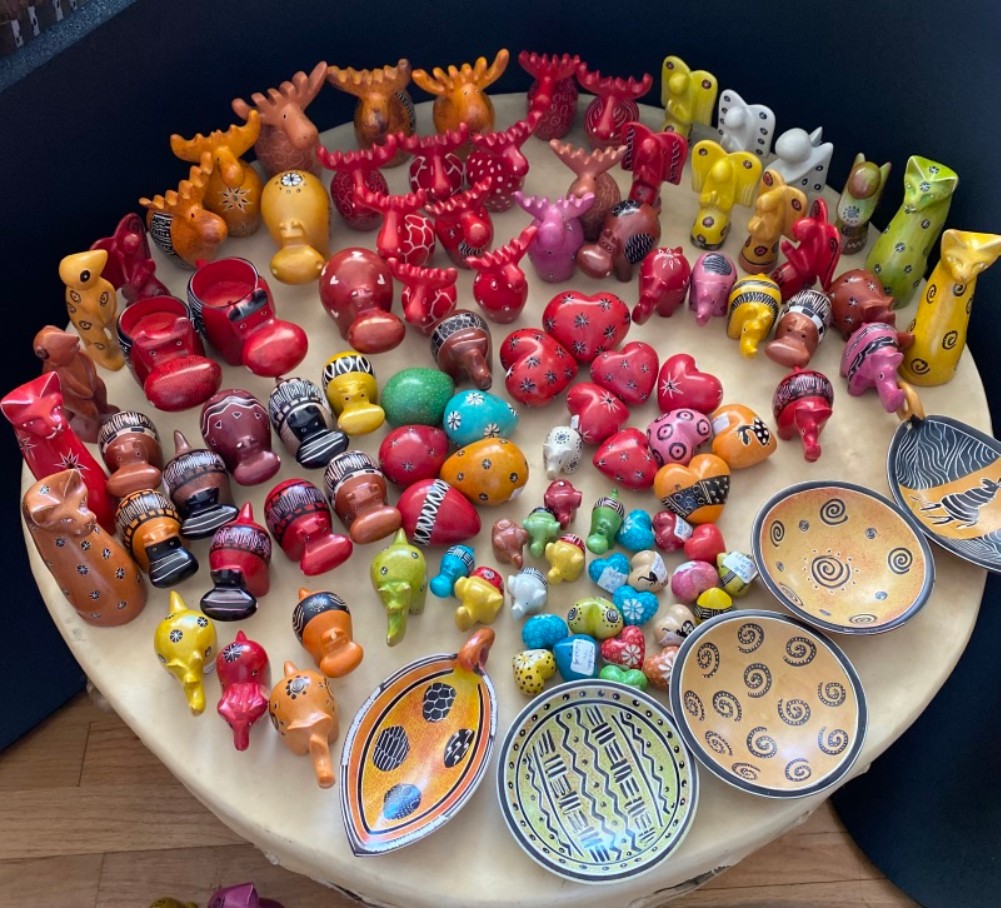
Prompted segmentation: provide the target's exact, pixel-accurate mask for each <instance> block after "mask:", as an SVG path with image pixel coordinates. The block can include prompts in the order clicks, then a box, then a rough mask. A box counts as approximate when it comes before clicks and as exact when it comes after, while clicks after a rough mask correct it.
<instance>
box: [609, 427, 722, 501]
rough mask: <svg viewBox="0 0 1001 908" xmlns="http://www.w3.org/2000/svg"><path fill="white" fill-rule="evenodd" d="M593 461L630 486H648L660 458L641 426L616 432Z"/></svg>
mask: <svg viewBox="0 0 1001 908" xmlns="http://www.w3.org/2000/svg"><path fill="white" fill-rule="evenodd" d="M709 456H712V455H709ZM591 462H592V463H593V464H594V465H595V466H596V467H597V468H598V470H599V471H600V472H601V473H603V474H604V475H605V476H607V477H608V478H609V479H611V480H613V481H615V482H617V483H618V484H619V485H620V486H625V488H627V489H649V488H650V486H652V485H653V480H654V476H655V475H656V473H657V461H656V460H655V459H654V456H653V454H651V453H650V449H649V448H648V447H647V443H646V436H645V435H644V434H643V433H642V432H641V431H640V430H639V429H623V430H622V431H621V432H616V433H615V434H614V435H613V436H612V437H611V438H608V439H606V440H605V441H604V442H602V444H601V446H600V447H599V448H598V450H597V451H595V454H594V457H593V458H592V461H591ZM664 469H667V468H666V467H664Z"/></svg>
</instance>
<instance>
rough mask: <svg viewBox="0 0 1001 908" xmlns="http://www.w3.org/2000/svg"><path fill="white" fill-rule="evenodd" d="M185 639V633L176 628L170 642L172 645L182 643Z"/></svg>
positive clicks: (171, 633)
mask: <svg viewBox="0 0 1001 908" xmlns="http://www.w3.org/2000/svg"><path fill="white" fill-rule="evenodd" d="M183 637H184V631H182V630H180V629H179V628H176V627H175V628H174V629H173V630H172V631H171V632H170V642H171V643H180V642H181V640H182V639H183Z"/></svg>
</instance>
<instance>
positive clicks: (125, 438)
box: [97, 410, 163, 498]
mask: <svg viewBox="0 0 1001 908" xmlns="http://www.w3.org/2000/svg"><path fill="white" fill-rule="evenodd" d="M97 444H98V447H99V448H100V450H101V457H102V458H103V459H104V464H105V466H106V467H107V468H108V470H109V471H110V472H111V476H109V477H108V482H107V483H106V487H107V490H108V494H109V495H112V496H113V497H115V498H124V497H125V496H126V495H128V494H129V493H130V492H138V491H139V490H140V489H156V488H159V487H160V482H161V479H162V472H161V471H162V470H163V448H162V447H161V445H160V433H159V432H157V430H156V426H155V425H153V421H152V420H151V419H150V418H149V417H148V416H147V415H146V414H145V413H139V412H138V411H136V410H119V411H118V412H117V413H116V414H115V415H114V416H112V417H111V418H110V419H108V420H107V421H106V422H105V423H104V425H102V426H101V432H100V435H99V436H98V438H97Z"/></svg>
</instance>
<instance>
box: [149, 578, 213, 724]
mask: <svg viewBox="0 0 1001 908" xmlns="http://www.w3.org/2000/svg"><path fill="white" fill-rule="evenodd" d="M153 649H154V650H155V651H156V655H157V658H158V659H159V660H160V664H161V665H162V666H163V667H164V669H165V670H166V671H168V672H169V673H170V674H172V675H173V676H174V677H175V678H176V679H177V682H178V683H179V684H180V685H181V687H182V688H183V689H184V697H185V699H186V700H187V701H188V707H189V708H190V710H191V713H192V715H195V716H200V715H201V714H202V713H203V712H204V711H205V686H204V684H203V683H202V676H203V675H205V674H207V673H208V672H210V671H212V669H213V668H215V649H216V631H215V625H214V624H213V623H212V619H211V618H206V617H205V615H203V614H202V613H201V612H198V611H194V610H193V609H189V608H188V607H187V605H185V603H184V600H183V599H182V598H181V596H180V594H179V593H177V592H176V591H175V590H171V593H170V614H169V615H167V617H166V618H164V619H163V621H161V622H160V624H159V625H158V626H157V628H156V632H155V633H154V635H153Z"/></svg>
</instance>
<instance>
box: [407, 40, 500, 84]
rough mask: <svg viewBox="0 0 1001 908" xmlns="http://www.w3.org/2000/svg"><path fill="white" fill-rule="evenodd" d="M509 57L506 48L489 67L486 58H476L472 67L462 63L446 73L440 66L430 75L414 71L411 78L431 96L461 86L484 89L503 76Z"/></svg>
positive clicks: (422, 70)
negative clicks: (473, 86)
mask: <svg viewBox="0 0 1001 908" xmlns="http://www.w3.org/2000/svg"><path fill="white" fill-rule="evenodd" d="M510 56H511V55H510V54H509V53H508V52H507V49H506V48H501V49H500V50H499V51H497V56H496V57H494V62H493V63H491V64H490V66H489V67H488V66H487V58H486V57H477V58H476V62H475V63H474V64H473V65H472V66H470V65H469V64H468V63H463V64H462V66H461V67H459V68H456V67H455V66H449V68H448V72H447V73H446V72H445V70H443V69H442V68H441V67H440V66H436V67H435V68H434V69H433V70H432V71H431V73H430V74H428V72H427V70H424V69H415V70H414V71H413V73H412V76H413V80H414V83H415V84H416V85H418V86H419V87H420V88H423V89H424V91H426V92H427V93H428V94H432V95H445V94H450V93H451V92H453V91H455V90H456V89H457V88H461V87H462V86H463V85H475V86H476V87H477V88H486V87H487V86H488V85H492V84H493V83H494V82H496V81H497V80H498V79H499V78H500V77H501V76H502V75H503V74H504V70H505V69H507V63H508V60H509V59H510Z"/></svg>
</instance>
